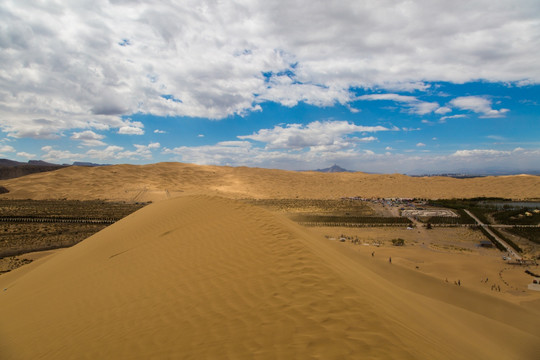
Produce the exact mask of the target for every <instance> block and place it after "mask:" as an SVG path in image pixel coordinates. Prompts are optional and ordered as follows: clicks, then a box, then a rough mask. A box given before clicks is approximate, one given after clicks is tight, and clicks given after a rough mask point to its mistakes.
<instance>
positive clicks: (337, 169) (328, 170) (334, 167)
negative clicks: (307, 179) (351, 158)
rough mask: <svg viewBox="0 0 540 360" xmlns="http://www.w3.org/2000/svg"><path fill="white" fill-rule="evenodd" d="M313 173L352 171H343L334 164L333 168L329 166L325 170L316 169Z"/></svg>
mask: <svg viewBox="0 0 540 360" xmlns="http://www.w3.org/2000/svg"><path fill="white" fill-rule="evenodd" d="M314 171H317V172H325V173H338V172H354V171H352V170H347V169H344V168H342V167H341V166H339V165H336V164H334V165H333V166H331V167H329V168H326V169H317V170H314Z"/></svg>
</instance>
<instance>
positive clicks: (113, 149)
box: [41, 142, 161, 162]
mask: <svg viewBox="0 0 540 360" xmlns="http://www.w3.org/2000/svg"><path fill="white" fill-rule="evenodd" d="M133 147H134V148H135V150H126V149H125V148H124V147H122V146H117V145H109V146H107V147H106V148H104V149H90V150H88V151H86V152H84V153H73V152H71V151H69V150H59V149H56V148H54V147H52V146H43V147H42V148H41V150H42V151H43V153H44V154H43V156H42V158H43V159H45V160H47V161H51V162H60V161H68V162H73V161H85V160H92V159H98V160H109V161H111V160H148V159H152V156H153V153H152V151H154V150H157V149H159V148H161V145H160V143H157V142H155V143H149V144H148V145H139V144H135V145H133Z"/></svg>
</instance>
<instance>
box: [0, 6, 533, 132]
mask: <svg viewBox="0 0 540 360" xmlns="http://www.w3.org/2000/svg"><path fill="white" fill-rule="evenodd" d="M488 5H489V16H486V10H485V9H486V6H488ZM539 13H540V4H539V3H538V2H536V1H528V2H520V4H519V6H515V1H513V0H499V1H496V2H493V1H474V2H463V3H458V4H453V6H451V7H449V6H447V4H446V3H444V2H439V1H433V2H426V1H393V2H387V1H378V2H364V1H338V2H332V3H331V5H329V4H328V3H327V2H313V1H308V0H304V1H297V2H295V3H294V4H291V3H290V2H288V1H284V0H281V1H277V0H276V1H263V0H252V1H244V2H232V1H224V2H212V3H210V4H206V3H201V2H200V1H198V0H186V1H181V2H170V1H158V0H149V1H145V2H140V1H109V2H99V6H96V4H95V2H91V1H90V2H88V1H87V2H71V3H63V4H62V6H61V7H60V6H59V5H58V4H57V3H56V2H53V1H44V2H42V5H40V6H36V5H35V4H34V3H33V2H28V1H3V2H1V4H0V21H1V23H2V25H3V28H2V31H1V33H0V47H1V48H2V53H1V54H2V55H1V61H0V74H2V75H1V76H0V128H1V129H2V131H4V132H6V133H8V134H9V135H10V136H14V137H33V138H41V139H44V138H46V139H53V138H58V137H61V136H62V131H68V130H69V131H71V130H76V129H90V130H99V131H102V130H108V129H111V128H112V129H119V130H118V132H119V133H122V134H124V133H126V134H140V133H142V132H143V130H142V128H141V127H136V126H135V127H134V126H132V125H126V124H124V122H123V120H122V119H123V116H129V115H131V114H134V113H142V114H148V113H151V114H154V115H160V116H169V115H170V116H192V117H208V118H213V119H220V118H224V117H227V116H229V115H233V114H240V115H241V114H245V113H246V112H250V111H259V110H261V106H260V103H261V102H264V101H276V102H279V103H280V104H282V105H285V106H293V105H294V104H296V103H298V102H299V101H304V102H306V103H309V104H313V105H316V106H328V105H331V104H335V103H341V104H347V103H348V102H350V101H351V100H352V99H353V98H354V96H352V94H351V91H350V89H351V88H359V87H360V88H364V89H386V90H388V91H413V90H420V91H425V90H426V89H427V87H428V86H429V85H426V83H427V82H431V81H448V82H452V83H464V82H468V81H472V80H478V79H483V80H487V81H491V82H497V81H499V82H520V84H531V83H532V84H537V83H539V82H540V68H539V67H538V66H537V62H538V61H537V59H539V58H540V46H538V41H537V39H538V38H539V36H540V34H539V32H540V28H539V27H538V15H537V14H539ZM156 54H159V56H156ZM164 95H166V96H164ZM394 101H399V100H394ZM402 103H403V104H409V106H410V110H411V111H413V112H415V113H418V114H426V113H430V112H433V111H435V112H437V111H438V113H439V114H443V113H444V111H447V110H446V109H445V108H444V107H443V108H439V107H437V106H436V105H435V103H430V102H422V101H417V102H402ZM456 106H457V105H456ZM465 106H468V107H464V108H463V109H469V108H470V107H471V106H470V105H465ZM457 107H459V106H457ZM470 110H473V109H470ZM473 111H476V110H473ZM480 113H481V114H482V115H483V116H487V117H494V116H502V115H503V114H504V109H500V110H493V109H491V110H487V111H484V110H481V111H480Z"/></svg>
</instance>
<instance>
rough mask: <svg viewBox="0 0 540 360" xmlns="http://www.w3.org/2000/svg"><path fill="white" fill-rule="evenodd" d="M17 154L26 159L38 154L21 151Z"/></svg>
mask: <svg viewBox="0 0 540 360" xmlns="http://www.w3.org/2000/svg"><path fill="white" fill-rule="evenodd" d="M17 156H18V157H21V158H26V159H34V158H35V157H36V154H30V153H27V152H24V151H21V152H18V153H17Z"/></svg>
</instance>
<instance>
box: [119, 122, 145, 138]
mask: <svg viewBox="0 0 540 360" xmlns="http://www.w3.org/2000/svg"><path fill="white" fill-rule="evenodd" d="M143 128H144V125H143V123H141V122H140V121H134V122H130V121H128V122H127V123H126V124H125V125H124V126H121V127H120V128H119V129H118V133H119V134H122V135H144V130H143Z"/></svg>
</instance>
